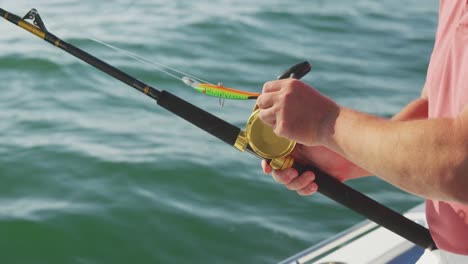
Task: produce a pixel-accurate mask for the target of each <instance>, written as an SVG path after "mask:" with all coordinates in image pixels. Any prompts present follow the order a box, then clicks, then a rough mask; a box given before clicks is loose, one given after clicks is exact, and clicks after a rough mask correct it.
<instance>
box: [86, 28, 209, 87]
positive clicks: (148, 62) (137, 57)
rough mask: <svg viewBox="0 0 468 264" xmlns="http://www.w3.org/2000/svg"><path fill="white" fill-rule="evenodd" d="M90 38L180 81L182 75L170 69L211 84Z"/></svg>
mask: <svg viewBox="0 0 468 264" xmlns="http://www.w3.org/2000/svg"><path fill="white" fill-rule="evenodd" d="M88 39H89V40H92V41H94V42H97V43H99V44H101V45H104V46H106V47H108V48H110V49H113V50H114V51H117V52H119V53H121V54H124V55H126V56H127V57H130V58H132V59H134V60H136V61H139V62H141V63H144V64H146V65H149V66H152V67H153V68H155V69H157V70H158V71H160V72H163V73H165V74H167V75H169V76H171V77H173V78H175V79H178V80H180V81H183V79H182V77H181V76H177V75H176V74H174V73H171V72H169V70H171V71H173V72H176V73H179V74H181V75H182V76H189V77H191V78H193V79H196V80H197V81H200V82H203V83H208V84H211V83H210V82H207V81H205V80H203V79H201V78H198V77H196V76H194V75H191V74H189V73H186V72H183V71H181V70H177V69H175V68H173V67H170V66H167V65H165V64H162V63H160V62H157V61H153V60H150V59H147V58H144V57H142V56H140V55H138V54H136V53H133V52H130V51H127V50H124V49H121V48H118V47H116V46H113V45H111V44H109V43H106V42H104V41H102V40H99V39H96V38H91V37H88ZM164 68H165V69H167V70H165V69H164Z"/></svg>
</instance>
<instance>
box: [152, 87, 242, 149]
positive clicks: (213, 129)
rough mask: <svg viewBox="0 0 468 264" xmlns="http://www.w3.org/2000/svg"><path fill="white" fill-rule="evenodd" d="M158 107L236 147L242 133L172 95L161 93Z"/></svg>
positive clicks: (166, 92) (238, 129)
mask: <svg viewBox="0 0 468 264" xmlns="http://www.w3.org/2000/svg"><path fill="white" fill-rule="evenodd" d="M157 102H158V105H160V106H162V107H164V108H165V109H167V110H169V111H170V112H172V113H174V114H176V115H178V116H179V117H181V118H183V119H185V120H187V121H188V122H190V123H192V124H194V125H196V126H197V127H199V128H201V129H203V130H205V131H206V132H208V133H210V134H211V135H213V136H215V137H217V138H219V139H221V140H222V141H224V142H226V143H227V144H229V145H232V146H233V145H234V144H235V142H236V140H237V137H238V135H239V133H240V131H241V130H240V128H238V127H236V126H234V125H232V124H231V123H228V122H226V121H224V120H222V119H221V118H219V117H217V116H214V115H212V114H210V113H208V112H206V111H205V110H203V109H200V108H198V107H197V106H195V105H193V104H191V103H189V102H187V101H185V100H183V99H181V98H179V97H177V96H175V95H173V94H171V93H170V92H168V91H161V93H160V94H159V96H158V99H157Z"/></svg>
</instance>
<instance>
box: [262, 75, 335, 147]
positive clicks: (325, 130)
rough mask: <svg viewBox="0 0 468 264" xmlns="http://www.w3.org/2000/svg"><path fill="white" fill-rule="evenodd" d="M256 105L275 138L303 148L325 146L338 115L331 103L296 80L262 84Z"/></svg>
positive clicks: (333, 104)
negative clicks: (303, 146)
mask: <svg viewBox="0 0 468 264" xmlns="http://www.w3.org/2000/svg"><path fill="white" fill-rule="evenodd" d="M257 105H258V106H259V108H260V119H262V121H263V122H265V124H267V125H270V126H272V127H273V131H274V132H275V134H277V135H278V136H282V137H285V138H288V139H291V140H294V141H296V142H298V143H301V144H303V145H306V146H314V145H321V144H324V143H325V142H324V141H325V140H326V139H327V138H328V137H327V136H328V134H329V133H331V132H332V130H333V124H334V119H335V118H336V116H337V115H338V112H339V107H338V105H336V104H335V103H334V102H333V101H332V100H330V99H329V98H327V97H325V96H323V95H321V94H320V93H319V92H318V91H317V90H315V89H314V88H312V87H311V86H309V85H307V84H305V83H303V82H301V81H299V80H296V79H285V80H277V81H272V82H268V83H266V84H265V85H264V87H263V93H262V95H260V96H259V98H258V100H257Z"/></svg>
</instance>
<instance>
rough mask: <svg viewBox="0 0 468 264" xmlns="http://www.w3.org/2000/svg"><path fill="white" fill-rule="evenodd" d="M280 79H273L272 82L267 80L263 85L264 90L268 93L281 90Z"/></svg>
mask: <svg viewBox="0 0 468 264" xmlns="http://www.w3.org/2000/svg"><path fill="white" fill-rule="evenodd" d="M279 83H280V81H271V82H266V83H265V84H264V85H263V92H262V93H264V94H266V93H272V92H277V91H279V90H281V85H279Z"/></svg>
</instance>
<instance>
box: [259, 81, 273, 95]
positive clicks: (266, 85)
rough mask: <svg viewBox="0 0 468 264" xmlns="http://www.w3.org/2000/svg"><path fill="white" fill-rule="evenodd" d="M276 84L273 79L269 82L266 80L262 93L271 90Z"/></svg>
mask: <svg viewBox="0 0 468 264" xmlns="http://www.w3.org/2000/svg"><path fill="white" fill-rule="evenodd" d="M273 85H274V82H273V81H269V82H266V83H264V84H263V89H262V93H266V92H268V91H269V89H271V88H272V87H273Z"/></svg>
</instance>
